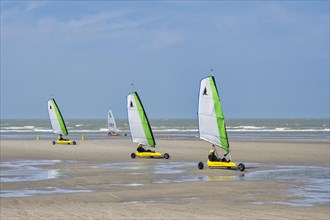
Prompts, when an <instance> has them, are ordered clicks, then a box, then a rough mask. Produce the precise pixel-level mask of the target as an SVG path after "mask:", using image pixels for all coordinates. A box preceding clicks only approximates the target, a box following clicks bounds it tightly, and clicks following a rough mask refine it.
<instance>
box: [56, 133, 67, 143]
mask: <svg viewBox="0 0 330 220" xmlns="http://www.w3.org/2000/svg"><path fill="white" fill-rule="evenodd" d="M58 140H59V141H67V139H64V138H63V136H62V134H60V135H59V136H58Z"/></svg>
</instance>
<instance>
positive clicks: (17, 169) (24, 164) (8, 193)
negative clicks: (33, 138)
mask: <svg viewBox="0 0 330 220" xmlns="http://www.w3.org/2000/svg"><path fill="white" fill-rule="evenodd" d="M66 162H69V163H74V161H66ZM60 163H62V161H61V160H16V161H9V162H1V163H0V168H1V172H0V183H13V182H29V181H41V180H49V179H55V178H60V177H63V176H64V175H63V174H62V172H61V170H59V169H47V168H42V166H51V165H56V164H60ZM81 192H91V191H90V190H68V189H61V188H54V187H47V188H42V189H16V190H3V189H1V193H0V197H1V198H13V197H27V196H33V195H50V194H66V193H81Z"/></svg>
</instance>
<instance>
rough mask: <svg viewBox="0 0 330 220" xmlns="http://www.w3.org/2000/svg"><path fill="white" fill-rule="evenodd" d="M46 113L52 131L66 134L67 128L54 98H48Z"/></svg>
mask: <svg viewBox="0 0 330 220" xmlns="http://www.w3.org/2000/svg"><path fill="white" fill-rule="evenodd" d="M48 113H49V119H50V122H51V124H52V128H53V131H54V133H56V134H63V135H68V130H67V128H66V126H65V122H64V119H63V117H62V114H61V112H60V109H59V108H58V106H57V104H56V102H55V99H50V100H49V101H48Z"/></svg>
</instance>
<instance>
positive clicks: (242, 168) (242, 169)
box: [238, 163, 245, 171]
mask: <svg viewBox="0 0 330 220" xmlns="http://www.w3.org/2000/svg"><path fill="white" fill-rule="evenodd" d="M238 169H239V170H240V171H244V170H245V165H244V164H243V163H240V164H238Z"/></svg>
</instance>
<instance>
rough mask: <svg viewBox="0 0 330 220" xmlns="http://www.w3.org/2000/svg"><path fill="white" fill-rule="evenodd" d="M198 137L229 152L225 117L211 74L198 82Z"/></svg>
mask: <svg viewBox="0 0 330 220" xmlns="http://www.w3.org/2000/svg"><path fill="white" fill-rule="evenodd" d="M198 122H199V137H200V139H202V140H205V141H207V142H210V143H212V144H214V145H216V146H219V147H221V148H223V149H224V150H225V151H226V152H229V142H228V137H227V131H226V124H225V119H224V115H223V111H222V106H221V102H220V97H219V93H218V89H217V86H216V83H215V80H214V77H213V76H209V77H206V78H204V79H202V80H201V82H200V92H199V103H198Z"/></svg>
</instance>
